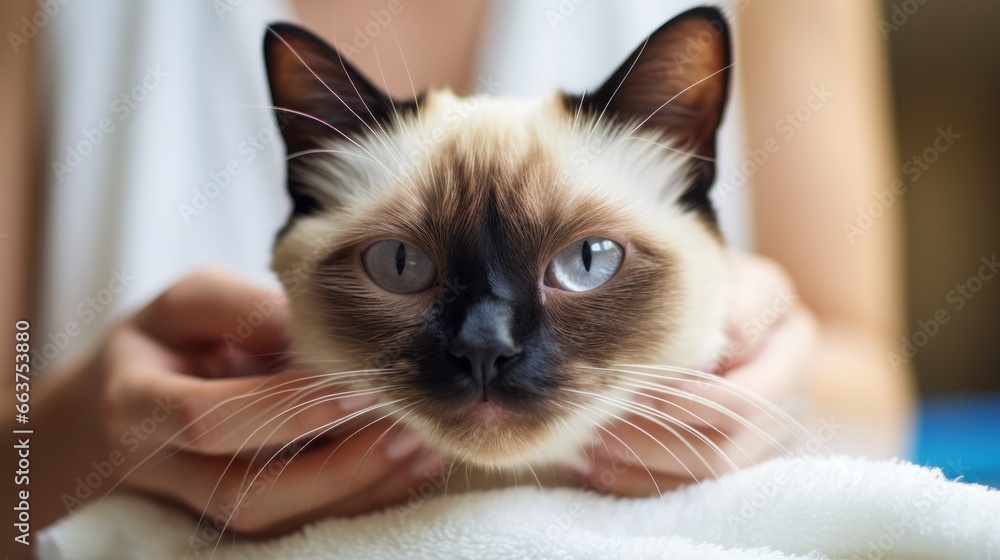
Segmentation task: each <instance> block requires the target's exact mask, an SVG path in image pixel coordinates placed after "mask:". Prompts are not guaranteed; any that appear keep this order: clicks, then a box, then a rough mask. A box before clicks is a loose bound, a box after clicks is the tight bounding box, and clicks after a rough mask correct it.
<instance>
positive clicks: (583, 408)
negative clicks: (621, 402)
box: [553, 401, 701, 499]
mask: <svg viewBox="0 0 1000 560" xmlns="http://www.w3.org/2000/svg"><path fill="white" fill-rule="evenodd" d="M567 402H568V404H570V405H572V406H574V407H576V408H577V410H578V411H579V412H577V416H579V417H580V418H582V419H584V420H585V421H587V422H590V424H591V425H592V426H594V428H596V429H598V430H601V431H603V432H604V433H606V434H608V435H609V436H611V437H613V438H615V439H616V440H618V443H620V444H622V445H623V446H625V449H628V450H629V453H631V454H632V456H633V457H635V459H636V460H637V461H638V462H639V464H640V465H641V466H642V468H643V470H645V471H646V474H647V475H649V480H650V481H651V482H652V483H653V487H654V488H656V493H657V494H659V496H660V499H663V492H662V491H660V485H659V484H657V483H656V477H655V476H653V472H652V471H650V470H649V467H647V466H646V463H645V462H644V461H643V460H642V457H641V456H640V455H639V454H638V453H636V452H635V451H633V450H632V448H631V447H629V445H628V444H627V443H625V442H624V441H622V439H621V438H620V437H618V436H616V435H615V434H614V433H613V432H611V430H608V429H607V428H605V427H604V426H602V425H601V424H600V422H597V421H595V420H594V419H592V418H589V417H588V416H587V415H586V414H583V412H590V413H594V414H598V415H600V416H602V419H603V420H604V421H605V422H607V421H608V420H607V418H606V417H603V414H601V412H600V411H599V410H597V409H596V408H594V407H588V406H587V405H584V404H579V403H575V402H572V401H567ZM553 404H555V405H557V406H559V407H560V408H567V407H566V406H564V405H563V404H561V403H558V402H553ZM569 410H570V412H572V410H571V409H569ZM603 440H604V438H601V441H603ZM604 447H605V449H608V446H607V444H606V443H605V445H604ZM611 455H612V454H611V450H610V449H608V456H609V457H610V456H611ZM681 464H683V463H681ZM695 480H697V479H695ZM699 484H701V483H700V482H699Z"/></svg>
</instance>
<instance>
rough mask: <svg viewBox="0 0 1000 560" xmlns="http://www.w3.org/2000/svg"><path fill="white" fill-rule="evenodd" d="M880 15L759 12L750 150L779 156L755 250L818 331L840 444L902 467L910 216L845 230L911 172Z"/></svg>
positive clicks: (747, 86) (775, 5) (871, 5)
mask: <svg viewBox="0 0 1000 560" xmlns="http://www.w3.org/2000/svg"><path fill="white" fill-rule="evenodd" d="M879 9H880V5H879V3H878V2H875V1H873V0H869V1H861V2H822V1H816V0H810V1H805V2H803V1H802V0H767V1H766V2H751V3H748V4H746V6H745V8H744V9H743V10H741V11H740V16H739V17H740V18H741V22H740V23H741V24H742V28H741V34H740V35H741V37H742V43H741V52H742V56H744V57H746V58H745V59H744V60H743V61H742V62H740V63H739V64H740V68H739V70H738V71H737V75H739V76H741V77H742V81H741V85H742V87H743V91H744V101H745V107H744V109H745V110H744V114H745V115H746V125H747V147H748V148H751V149H752V148H760V147H763V146H764V143H765V141H766V140H767V139H768V138H774V139H775V140H776V141H777V142H778V143H779V145H780V149H779V150H778V151H777V152H776V153H775V154H773V155H771V156H770V157H769V159H768V161H767V162H766V163H765V164H763V165H760V166H759V169H758V170H757V171H756V173H755V174H753V175H752V176H751V177H750V184H751V185H752V186H751V187H750V188H751V189H752V191H751V196H752V200H753V207H754V212H753V218H754V224H755V243H756V245H755V246H756V250H757V251H758V252H760V253H761V254H763V255H766V256H769V257H771V258H773V259H775V260H777V261H778V262H779V263H781V264H782V265H783V266H784V267H785V268H786V269H787V271H788V272H789V274H790V275H791V277H792V278H793V279H794V280H795V282H796V284H797V285H798V289H799V291H800V294H801V297H802V301H803V302H804V303H805V304H806V305H808V306H809V307H810V308H811V309H812V310H813V311H814V312H815V314H816V315H817V317H818V319H819V322H820V326H821V337H820V352H819V363H818V374H817V375H818V378H817V381H816V384H817V399H818V402H817V407H816V413H817V414H819V415H820V416H822V417H825V418H834V419H835V421H836V422H837V423H838V424H843V425H844V428H843V430H842V431H841V432H840V433H838V435H837V436H836V437H835V438H834V439H833V440H832V441H830V442H829V443H828V445H829V447H830V448H831V449H834V450H837V451H845V452H854V453H865V454H868V455H870V456H889V455H893V454H898V453H901V452H903V451H904V449H905V442H906V432H907V428H908V425H909V418H910V408H911V395H912V392H913V389H912V387H913V383H912V379H911V374H910V370H909V368H908V367H906V366H905V365H904V366H901V367H898V368H894V367H893V366H892V365H891V364H890V361H889V359H888V357H887V354H888V352H890V351H893V350H894V349H895V348H896V347H897V346H898V341H899V337H900V334H901V332H902V330H903V320H904V318H903V316H904V313H903V308H902V302H903V282H902V278H901V274H902V272H901V260H902V253H901V250H900V243H901V240H900V227H899V208H900V206H901V204H895V205H892V206H890V207H889V208H888V209H887V210H886V211H885V214H884V215H883V216H881V217H880V218H878V219H876V220H875V222H874V223H873V224H872V225H871V227H870V228H869V229H867V230H861V232H860V234H858V232H856V231H855V230H850V232H851V234H852V235H851V236H849V235H848V233H847V232H845V227H844V224H845V223H848V224H851V225H856V224H855V220H856V219H857V216H858V209H859V208H866V207H867V206H868V205H870V204H871V203H872V202H873V201H874V200H876V199H875V197H874V195H875V193H876V192H878V191H883V190H887V189H889V188H890V186H891V184H892V182H893V180H894V179H896V177H897V175H898V174H899V172H898V169H897V168H896V167H895V166H894V165H893V161H895V157H894V151H893V150H894V147H893V141H892V134H891V114H892V113H891V110H890V105H889V99H888V77H887V76H888V72H887V68H886V66H887V61H886V44H885V42H884V41H883V40H882V37H881V36H880V35H879V33H878V27H877V25H876V23H877V22H878V20H879V18H880V16H881V14H880V12H879ZM816 91H821V92H827V93H826V95H828V99H825V100H824V99H823V98H822V96H820V95H818V94H816V93H815V92H816ZM810 98H812V99H810ZM810 102H812V107H809V103H810ZM801 107H806V108H807V109H801V110H800V108H801ZM797 110H799V114H798V115H796V116H793V117H792V118H789V117H788V116H787V115H788V114H789V113H792V114H794V113H796V111H797ZM807 115H808V116H807ZM803 117H806V118H803ZM793 119H794V120H793ZM789 126H791V127H792V128H791V129H789V128H788V127H789ZM792 131H793V132H792ZM896 351H897V352H898V349H897V350H896Z"/></svg>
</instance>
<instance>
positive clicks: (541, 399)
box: [265, 9, 729, 466]
mask: <svg viewBox="0 0 1000 560" xmlns="http://www.w3.org/2000/svg"><path fill="white" fill-rule="evenodd" d="M706 33H707V34H708V35H707V36H708V37H709V38H710V39H711V40H710V41H708V42H707V43H705V42H701V43H697V44H696V46H697V47H698V48H696V49H694V50H693V51H692V49H691V43H690V42H689V41H688V39H689V38H697V37H698V36H699V34H706ZM703 36H704V35H703ZM674 53H680V54H681V55H684V56H682V57H676V56H674V57H671V54H674ZM265 54H266V57H267V61H268V69H269V74H270V79H271V88H272V94H273V97H274V101H275V106H276V107H279V108H282V109H280V110H279V111H278V113H279V122H280V123H282V125H283V128H282V132H283V135H284V137H285V141H286V144H287V146H288V152H289V155H290V157H291V159H290V160H289V190H290V193H291V194H292V197H293V201H294V204H295V211H294V214H293V216H292V218H291V220H290V221H289V224H288V225H287V227H286V228H285V229H284V230H283V231H282V233H281V234H280V236H279V238H278V241H277V244H276V246H275V256H274V265H273V267H274V269H275V271H276V272H277V273H278V274H279V276H280V277H281V278H282V281H283V282H284V283H285V285H286V288H287V289H288V293H289V297H290V301H291V306H292V311H293V321H292V336H293V341H294V345H295V350H296V351H297V352H298V355H299V356H302V359H303V362H304V363H307V364H309V363H313V364H316V363H319V364H320V366H319V367H321V368H323V369H324V370H326V371H331V372H333V371H336V372H340V371H344V372H347V371H357V370H365V371H363V372H360V373H357V374H347V375H344V376H343V377H342V379H343V381H344V384H345V385H347V386H350V387H355V388H358V389H377V390H378V391H379V393H380V395H381V396H382V400H383V402H387V403H390V402H391V403H392V404H391V405H390V406H388V407H387V408H386V409H380V410H385V411H386V412H388V411H390V410H391V411H393V412H394V414H395V415H396V416H397V417H399V418H403V419H404V421H407V422H412V425H414V426H416V427H417V428H418V429H420V430H421V431H422V432H423V434H424V435H425V437H426V438H428V439H429V440H430V441H431V442H433V443H435V444H436V445H438V446H440V447H442V448H443V449H444V450H446V451H447V452H450V453H452V454H455V455H457V456H459V457H461V458H463V459H465V460H468V461H470V462H474V463H479V464H484V465H492V466H503V465H513V464H518V463H523V462H524V461H535V462H542V461H547V460H558V459H559V458H563V457H566V456H567V455H568V454H571V453H572V452H573V451H574V449H577V450H578V449H579V442H580V438H583V437H586V436H585V433H586V432H587V431H588V430H590V429H592V428H593V423H594V422H597V423H605V422H606V420H607V418H608V416H603V417H602V414H604V413H608V414H613V413H615V412H616V411H620V410H621V406H618V405H616V404H615V403H616V402H619V400H620V399H623V398H628V393H627V392H626V391H625V390H624V389H623V388H622V387H621V386H620V385H619V384H618V383H617V381H618V379H619V374H618V373H617V372H616V371H615V367H616V365H618V364H634V363H647V364H669V365H674V366H684V367H696V366H699V365H701V364H703V363H704V362H705V361H708V360H710V359H711V358H712V356H713V353H714V352H715V351H716V350H717V349H718V347H719V345H720V343H721V317H722V304H723V299H724V295H725V294H724V280H725V277H726V271H725V258H724V253H723V249H722V246H721V242H720V239H719V235H718V232H717V230H716V228H715V225H714V217H713V213H712V210H711V207H710V206H709V204H708V201H707V191H708V188H709V186H710V184H711V181H712V176H713V173H714V168H713V166H712V163H711V158H712V157H713V156H714V136H715V130H716V128H717V126H718V123H719V119H720V115H721V111H722V108H723V104H724V100H725V94H726V81H727V76H726V70H725V68H726V66H727V65H728V64H729V62H728V60H729V44H728V35H727V32H726V29H725V24H724V23H722V20H721V17H720V16H719V14H718V13H717V12H715V11H713V10H707V9H702V10H697V11H693V12H689V13H687V14H684V15H682V16H680V17H678V18H677V19H675V20H673V21H672V22H670V23H668V24H667V25H665V26H664V27H662V28H661V29H660V30H658V31H657V32H656V33H654V35H653V36H652V37H651V38H650V39H649V41H647V43H646V44H645V45H644V47H642V48H640V49H639V50H637V51H636V53H634V54H633V56H632V57H630V59H629V60H628V61H626V63H625V64H624V65H623V66H622V68H621V69H620V70H619V71H618V72H616V73H615V75H613V76H612V77H611V78H610V79H609V80H608V82H607V83H606V84H605V85H604V86H602V87H601V88H600V89H598V90H596V91H595V92H594V93H593V94H590V95H585V96H582V97H570V96H567V95H563V94H553V95H550V96H548V97H544V98H540V99H537V100H533V101H519V100H509V99H497V98H490V97H485V96H477V97H472V98H458V97H455V96H454V95H452V94H451V93H450V92H447V91H433V92H429V93H426V94H423V95H421V96H420V97H419V98H418V99H417V100H414V101H410V102H403V103H401V102H398V101H394V100H390V99H389V98H388V97H387V96H386V95H385V94H384V93H382V92H381V91H379V90H378V89H377V88H375V87H374V86H372V85H371V84H370V83H369V82H368V81H367V80H366V79H364V78H363V77H362V76H361V75H360V74H359V73H357V71H355V70H353V69H352V68H351V67H350V66H349V65H348V64H347V63H346V61H343V62H342V61H341V60H340V59H339V57H338V55H337V54H336V53H335V52H334V51H333V50H332V49H330V48H329V47H327V46H326V45H325V44H323V43H322V42H321V41H319V40H318V39H316V38H315V37H313V36H311V35H309V34H308V33H307V32H305V31H303V30H301V29H298V28H295V27H292V26H287V25H282V26H276V27H274V28H273V31H272V33H271V34H269V36H268V39H267V40H266V43H265ZM626 76H627V77H626ZM689 86H691V87H689ZM668 101H669V103H668ZM664 104H666V105H664ZM661 106H662V107H661ZM289 115H291V118H289ZM647 117H649V118H648V119H647ZM640 125H641V126H640ZM314 367H315V366H314ZM585 411H586V412H585Z"/></svg>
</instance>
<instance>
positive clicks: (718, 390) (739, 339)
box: [582, 252, 818, 496]
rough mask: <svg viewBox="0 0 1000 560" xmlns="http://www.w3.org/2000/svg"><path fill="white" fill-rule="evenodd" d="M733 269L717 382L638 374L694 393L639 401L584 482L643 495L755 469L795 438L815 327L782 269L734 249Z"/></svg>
mask: <svg viewBox="0 0 1000 560" xmlns="http://www.w3.org/2000/svg"><path fill="white" fill-rule="evenodd" d="M731 265H732V283H731V299H730V304H729V310H728V313H727V319H726V334H727V337H728V338H729V344H728V345H727V347H726V349H725V350H724V352H723V354H722V355H721V356H720V358H719V360H718V362H717V364H714V365H713V366H712V367H710V368H709V371H710V372H711V373H712V374H716V375H717V376H716V375H713V376H711V377H709V376H704V375H702V376H688V375H684V374H680V373H676V372H671V371H663V370H655V369H649V370H643V371H648V372H649V373H650V374H654V375H660V376H664V377H662V378H661V379H658V380H657V379H655V378H653V377H650V380H655V381H657V382H658V383H661V384H663V385H665V386H666V387H668V388H670V389H672V390H680V391H686V392H688V393H689V394H690V395H693V396H680V395H676V394H668V393H664V392H660V391H653V390H646V391H644V392H645V393H646V394H647V395H648V396H637V397H636V398H635V399H634V400H635V402H636V403H637V406H638V407H639V408H638V409H637V410H636V409H634V410H633V412H635V413H633V414H628V415H626V416H623V420H624V421H616V422H614V423H613V425H612V426H609V427H608V431H604V430H598V432H596V433H595V441H596V443H595V444H594V445H592V446H591V448H590V450H589V451H590V453H589V454H588V459H589V464H588V465H587V467H586V469H585V471H584V472H583V473H582V476H583V482H584V483H586V484H589V485H590V486H593V487H595V488H597V489H599V490H601V491H607V492H610V493H613V494H618V495H627V496H646V495H650V494H655V493H657V492H662V491H664V490H667V489H671V488H674V487H677V486H678V485H681V484H685V483H690V482H695V481H698V480H701V479H704V478H708V477H712V476H717V475H720V474H722V473H725V472H727V471H731V470H734V469H738V468H742V467H746V466H749V465H752V464H754V463H756V462H759V461H761V460H763V459H767V458H769V457H771V456H774V455H777V454H779V453H781V452H782V449H783V446H784V447H785V448H786V449H787V447H788V446H790V444H791V443H792V442H793V441H795V440H796V438H797V437H801V434H802V432H801V428H800V427H798V426H797V425H796V423H795V419H796V417H798V416H800V415H801V414H802V413H804V412H805V410H806V408H807V406H806V405H807V404H808V401H809V397H810V394H811V385H812V381H813V371H812V366H813V361H814V359H815V354H816V350H817V348H818V331H817V327H816V323H815V321H814V319H813V317H812V315H811V313H810V312H809V311H808V310H807V309H805V308H804V306H803V305H802V304H801V302H799V301H798V298H797V296H796V295H795V292H794V287H793V286H792V283H791V280H790V279H789V278H788V276H787V275H786V274H785V273H784V271H783V270H782V269H781V268H780V267H779V266H778V265H776V264H775V263H773V262H771V261H768V260H766V259H763V258H761V257H757V256H753V255H748V254H742V253H735V252H733V253H731ZM764 401H766V402H764ZM710 403H714V405H717V406H713V405H712V404H710ZM768 403H770V404H768ZM668 415H669V416H670V417H672V419H673V420H668V419H667V418H666V416H668ZM681 423H683V425H684V426H686V427H684V426H681Z"/></svg>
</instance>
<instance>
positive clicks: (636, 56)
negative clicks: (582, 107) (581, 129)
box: [587, 37, 650, 142]
mask: <svg viewBox="0 0 1000 560" xmlns="http://www.w3.org/2000/svg"><path fill="white" fill-rule="evenodd" d="M649 39H650V38H649V37H646V40H645V41H643V42H642V46H641V47H639V52H638V53H637V54H636V55H635V59H634V60H633V61H632V64H630V65H629V67H628V70H626V71H625V75H624V76H622V80H621V81H620V82H618V85H617V86H615V91H613V92H611V96H610V97H608V101H607V103H605V104H604V107H603V108H602V109H601V114H600V115H598V116H597V120H596V121H594V124H593V125H592V126H591V127H590V133H589V134H587V142H590V138H591V136H593V134H594V131H595V130H597V126H598V125H600V124H601V119H603V118H604V113H606V112H607V111H608V107H610V106H611V102H612V101H614V99H615V96H616V95H618V90H620V89H621V88H622V86H623V85H625V80H627V79H628V77H629V74H631V73H632V69H633V68H635V65H636V64H638V62H639V59H640V58H642V53H643V52H644V51H645V50H646V45H648V44H649ZM640 126H641V125H640ZM633 132H634V131H633Z"/></svg>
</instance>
